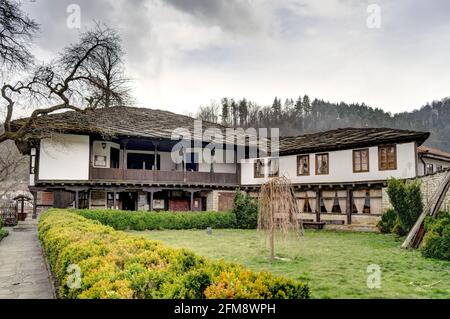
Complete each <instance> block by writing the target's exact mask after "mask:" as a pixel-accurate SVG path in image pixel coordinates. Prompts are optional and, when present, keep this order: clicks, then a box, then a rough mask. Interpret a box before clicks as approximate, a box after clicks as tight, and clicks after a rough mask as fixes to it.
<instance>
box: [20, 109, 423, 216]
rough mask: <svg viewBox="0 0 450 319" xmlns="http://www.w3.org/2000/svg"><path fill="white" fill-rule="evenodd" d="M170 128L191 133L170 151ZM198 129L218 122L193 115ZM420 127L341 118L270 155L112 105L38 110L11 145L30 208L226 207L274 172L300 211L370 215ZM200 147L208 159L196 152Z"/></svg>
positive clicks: (174, 119) (406, 171) (155, 114)
mask: <svg viewBox="0 0 450 319" xmlns="http://www.w3.org/2000/svg"><path fill="white" fill-rule="evenodd" d="M13 124H14V125H17V126H19V125H20V120H18V121H16V122H14V123H13ZM180 128H184V129H186V130H187V132H188V133H190V134H191V142H192V143H190V144H189V145H186V146H185V147H183V148H182V149H180V150H179V153H180V156H181V161H174V159H173V157H172V151H173V149H174V147H176V146H177V145H178V144H179V143H180V139H178V140H177V139H173V132H174V131H176V130H178V129H180ZM202 129H203V130H218V131H219V132H222V133H223V132H224V130H225V129H226V128H225V127H223V126H221V125H218V124H214V123H208V122H203V127H202ZM428 136H429V133H427V132H413V131H406V130H396V129H386V128H343V129H337V130H332V131H326V132H321V133H315V134H307V135H302V136H295V137H284V138H280V142H279V153H278V154H277V156H271V157H258V156H252V155H251V154H256V152H250V151H249V150H254V149H255V145H244V149H245V150H246V152H245V154H247V156H244V158H242V159H241V158H240V157H239V154H238V152H237V148H238V147H241V146H242V145H240V144H239V143H238V142H237V140H229V139H225V140H224V141H223V144H222V147H217V148H216V147H215V148H214V150H213V151H211V149H210V147H211V140H205V139H204V137H205V135H204V134H203V132H200V133H199V132H197V131H196V127H195V123H194V119H193V118H190V117H187V116H183V115H178V114H174V113H171V112H167V111H161V110H152V109H146V108H128V107H126V108H125V107H115V108H108V109H98V110H95V111H89V112H86V113H77V112H72V111H70V112H65V113H59V114H52V115H47V116H42V117H40V118H38V119H37V120H36V121H35V122H34V123H33V126H32V127H31V128H30V131H29V135H28V136H27V138H26V139H25V140H24V142H23V143H18V147H19V149H20V150H21V152H22V153H24V154H29V155H30V163H31V164H30V187H29V188H30V191H31V192H32V193H33V194H34V198H35V204H36V205H35V207H36V208H37V209H42V208H45V207H50V206H54V207H78V208H113V209H124V210H171V211H175V210H193V211H202V210H219V211H220V210H228V209H230V208H231V206H232V201H233V197H234V196H233V195H234V190H235V189H236V188H238V187H239V188H241V189H243V190H246V191H248V192H249V193H250V194H253V195H254V196H257V194H258V190H259V187H260V185H261V184H262V183H264V182H266V181H267V180H268V179H270V178H272V177H274V176H281V175H283V176H286V177H287V178H288V179H289V180H290V181H291V182H292V184H293V185H294V189H295V195H296V197H297V201H298V207H299V211H300V212H301V218H302V219H304V220H309V221H315V222H326V223H329V224H344V225H348V224H357V225H358V224H363V225H365V224H371V225H374V224H375V223H376V221H377V220H378V219H379V217H380V216H381V214H382V213H383V212H384V210H385V209H386V207H387V202H388V201H387V197H386V194H385V191H384V189H385V187H386V182H387V180H388V179H389V178H390V177H397V178H415V177H417V176H419V175H420V166H421V164H420V162H419V161H420V160H419V155H418V147H419V146H420V145H421V144H422V143H423V142H424V141H425V140H426V139H427V138H428ZM200 137H201V138H200ZM198 140H200V142H199V143H198V142H196V141H198ZM205 150H209V151H211V152H210V154H211V156H214V159H215V160H214V161H212V163H211V161H210V162H207V161H204V158H203V159H202V157H204V156H202V155H203V154H204V153H205ZM206 153H208V152H206ZM258 154H264V152H262V151H261V149H260V150H259V153H258ZM272 154H273V152H272ZM259 156H261V155H259ZM249 157H250V158H249ZM225 158H226V159H227V160H225ZM230 158H231V159H232V160H231V161H229V159H230ZM217 159H220V160H217Z"/></svg>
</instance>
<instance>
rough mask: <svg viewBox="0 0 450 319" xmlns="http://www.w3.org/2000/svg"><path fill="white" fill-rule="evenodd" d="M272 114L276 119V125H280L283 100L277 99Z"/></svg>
mask: <svg viewBox="0 0 450 319" xmlns="http://www.w3.org/2000/svg"><path fill="white" fill-rule="evenodd" d="M272 112H273V117H274V119H275V124H278V123H279V122H280V117H281V99H278V98H277V97H275V99H274V100H273V103H272Z"/></svg>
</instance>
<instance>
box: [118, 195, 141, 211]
mask: <svg viewBox="0 0 450 319" xmlns="http://www.w3.org/2000/svg"><path fill="white" fill-rule="evenodd" d="M119 201H120V202H121V203H122V210H136V202H137V193H135V192H126V193H120V194H119Z"/></svg>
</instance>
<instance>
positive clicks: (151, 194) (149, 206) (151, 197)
mask: <svg viewBox="0 0 450 319" xmlns="http://www.w3.org/2000/svg"><path fill="white" fill-rule="evenodd" d="M148 208H149V210H150V211H153V191H151V192H150V204H149V205H148Z"/></svg>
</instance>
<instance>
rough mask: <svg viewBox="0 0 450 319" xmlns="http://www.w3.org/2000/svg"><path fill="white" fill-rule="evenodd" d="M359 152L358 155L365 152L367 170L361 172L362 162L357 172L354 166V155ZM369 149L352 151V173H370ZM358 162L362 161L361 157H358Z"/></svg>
mask: <svg viewBox="0 0 450 319" xmlns="http://www.w3.org/2000/svg"><path fill="white" fill-rule="evenodd" d="M357 152H359V153H360V154H362V152H367V169H365V170H363V169H362V161H361V162H360V169H359V170H357V169H356V165H355V154H356V153H357ZM369 154H370V152H369V149H368V148H360V149H356V150H353V152H352V155H353V156H352V159H353V173H367V172H369V171H370V158H369ZM360 160H362V156H361V155H360Z"/></svg>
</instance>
